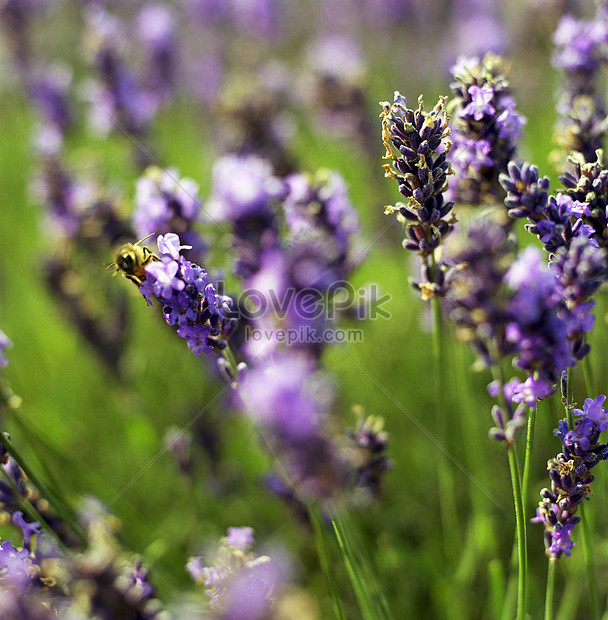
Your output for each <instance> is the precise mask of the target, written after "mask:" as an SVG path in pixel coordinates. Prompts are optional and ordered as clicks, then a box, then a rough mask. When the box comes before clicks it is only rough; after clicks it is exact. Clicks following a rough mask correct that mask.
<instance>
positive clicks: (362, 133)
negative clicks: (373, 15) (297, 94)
mask: <svg viewBox="0 0 608 620" xmlns="http://www.w3.org/2000/svg"><path fill="white" fill-rule="evenodd" d="M361 9H363V7H361ZM307 60H308V64H309V65H310V71H311V75H310V77H309V78H308V82H307V83H306V84H305V88H302V90H303V91H304V92H303V94H304V96H306V97H307V98H308V99H309V100H308V101H306V103H307V104H308V107H310V108H311V110H312V111H313V112H314V117H313V122H315V123H316V124H318V125H319V129H320V131H322V132H323V133H324V134H330V135H337V136H339V137H342V138H351V139H352V138H353V137H354V138H356V140H357V144H358V145H359V146H360V148H361V149H362V150H363V152H366V153H367V152H370V151H371V152H373V140H374V134H375V128H374V127H373V125H372V123H371V122H370V118H369V114H368V112H367V107H368V101H367V96H366V93H365V83H366V74H367V68H366V66H365V65H366V63H365V60H364V58H363V53H362V50H361V49H360V46H359V44H358V43H357V42H356V41H355V40H353V39H352V38H349V37H347V36H344V35H336V34H332V35H329V36H324V37H322V38H320V39H318V40H316V41H313V42H312V43H311V44H310V46H309V49H308V52H307Z"/></svg>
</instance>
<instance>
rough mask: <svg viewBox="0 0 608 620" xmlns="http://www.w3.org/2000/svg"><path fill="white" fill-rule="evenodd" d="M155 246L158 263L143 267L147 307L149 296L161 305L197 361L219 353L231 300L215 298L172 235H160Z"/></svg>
mask: <svg viewBox="0 0 608 620" xmlns="http://www.w3.org/2000/svg"><path fill="white" fill-rule="evenodd" d="M157 245H158V250H159V252H160V255H161V256H160V260H159V261H153V262H151V263H149V264H148V265H146V268H145V269H146V278H145V280H144V282H143V283H142V285H141V286H140V289H139V290H140V292H141V294H142V295H143V296H144V297H145V298H146V300H147V301H148V302H149V303H150V300H151V297H152V296H154V297H156V298H157V299H158V300H159V301H160V302H161V304H162V305H163V315H164V317H165V320H166V321H167V323H169V325H177V333H178V335H179V336H181V337H182V338H185V339H186V340H187V341H188V347H189V348H190V349H191V350H192V351H193V353H194V354H195V355H196V356H197V357H200V356H201V354H206V353H211V352H212V351H213V352H215V353H219V352H220V351H221V350H223V349H224V348H225V347H226V345H227V342H226V340H225V330H226V329H227V328H228V327H229V325H230V320H229V319H228V313H229V312H230V308H231V307H232V300H231V299H230V298H229V297H226V296H225V295H218V294H217V292H216V290H215V288H214V286H213V284H211V282H210V280H209V276H208V275H207V272H206V271H205V270H204V269H202V268H201V267H199V266H198V265H196V264H195V263H191V262H190V261H188V260H186V259H185V258H184V257H183V256H181V255H180V251H181V250H182V249H185V248H186V249H187V248H188V246H183V245H181V242H180V239H179V237H178V236H177V235H176V234H175V233H168V234H167V235H164V236H163V235H159V237H158V240H157Z"/></svg>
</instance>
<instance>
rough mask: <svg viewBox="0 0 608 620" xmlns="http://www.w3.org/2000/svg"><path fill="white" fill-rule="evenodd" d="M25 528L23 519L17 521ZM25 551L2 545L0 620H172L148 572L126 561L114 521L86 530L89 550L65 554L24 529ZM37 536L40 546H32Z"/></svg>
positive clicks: (92, 523)
mask: <svg viewBox="0 0 608 620" xmlns="http://www.w3.org/2000/svg"><path fill="white" fill-rule="evenodd" d="M13 521H14V522H15V524H17V525H21V526H22V527H23V524H22V519H21V521H20V520H19V519H16V520H15V519H14V520H13ZM23 532H24V544H23V548H20V547H17V546H15V545H14V544H13V542H12V541H10V540H5V541H2V542H1V543H0V616H2V617H3V618H11V619H13V620H47V619H48V618H51V617H53V618H55V617H61V618H93V617H95V618H140V619H141V620H161V619H162V620H167V618H168V616H167V614H165V612H164V611H163V610H162V607H161V604H160V602H159V601H158V599H156V598H154V589H153V587H152V586H151V585H150V583H149V582H148V580H147V570H146V569H145V568H144V567H143V566H142V565H141V562H140V561H139V560H138V559H129V558H127V557H125V555H124V554H123V553H122V550H121V549H120V547H119V546H118V543H117V542H116V540H115V539H114V536H113V533H112V526H111V520H110V519H106V520H101V519H99V518H95V519H92V520H90V522H89V523H88V527H87V543H88V547H87V549H86V551H81V552H79V553H76V552H74V551H70V550H63V549H61V548H59V547H58V546H57V544H56V543H55V542H54V541H53V540H52V539H51V538H49V537H48V535H47V534H46V533H40V532H39V530H32V528H29V529H26V528H25V527H24V529H23ZM33 534H36V536H35V538H36V544H35V546H34V545H33V544H32V543H33V538H34V537H33V536H32V535H33Z"/></svg>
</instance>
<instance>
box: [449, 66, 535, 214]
mask: <svg viewBox="0 0 608 620" xmlns="http://www.w3.org/2000/svg"><path fill="white" fill-rule="evenodd" d="M452 72H453V75H454V82H452V84H451V85H450V88H451V90H452V93H453V95H454V98H453V99H452V100H451V101H450V103H449V105H448V110H449V112H450V116H451V122H450V127H451V130H452V140H453V147H452V153H453V155H452V165H453V167H454V181H453V182H452V183H450V190H449V192H448V195H449V198H450V199H451V200H455V201H457V202H465V203H470V204H481V203H485V202H492V201H494V200H496V198H497V197H498V198H502V193H503V190H502V188H501V187H500V184H499V182H498V175H499V174H500V173H501V172H505V171H506V169H507V164H508V163H509V161H511V159H513V156H514V154H515V149H516V140H517V139H518V138H519V137H520V135H521V133H520V128H521V126H522V125H523V124H524V122H525V121H524V118H523V117H522V116H521V114H519V113H518V112H517V111H516V110H515V100H514V99H513V97H512V96H511V91H510V88H509V82H508V80H507V78H506V76H505V73H504V67H503V60H502V58H501V57H500V56H496V55H495V54H486V55H485V56H484V57H483V59H481V60H480V59H479V58H471V59H461V60H460V61H459V62H458V64H457V65H456V66H454V67H453V68H452Z"/></svg>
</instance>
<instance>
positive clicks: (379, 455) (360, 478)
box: [348, 415, 391, 502]
mask: <svg viewBox="0 0 608 620" xmlns="http://www.w3.org/2000/svg"><path fill="white" fill-rule="evenodd" d="M348 437H349V439H350V440H351V442H352V443H351V445H350V446H349V453H350V454H349V460H350V461H351V463H352V465H351V467H352V470H353V474H354V481H353V482H354V485H355V488H356V491H358V492H359V493H360V494H361V495H363V501H364V502H365V501H369V499H370V498H377V497H379V496H380V492H381V490H382V480H383V478H384V474H385V473H386V471H387V470H388V469H389V468H390V467H391V461H390V459H389V458H388V456H387V451H388V433H387V431H386V430H385V429H384V420H383V418H381V417H378V416H373V415H370V416H367V417H365V418H363V416H361V417H360V419H359V423H358V424H357V427H356V428H355V429H354V430H349V432H348Z"/></svg>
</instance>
